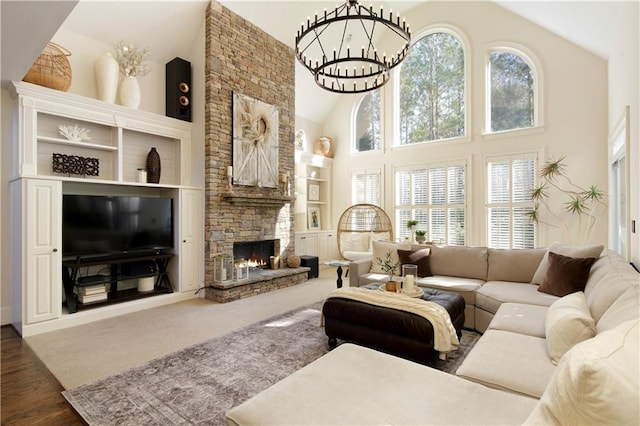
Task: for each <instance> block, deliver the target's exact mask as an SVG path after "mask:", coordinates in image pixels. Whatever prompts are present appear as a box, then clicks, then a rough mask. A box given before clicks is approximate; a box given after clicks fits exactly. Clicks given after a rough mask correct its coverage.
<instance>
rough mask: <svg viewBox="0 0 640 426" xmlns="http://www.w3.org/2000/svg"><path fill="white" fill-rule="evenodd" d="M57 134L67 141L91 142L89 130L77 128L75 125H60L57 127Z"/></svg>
mask: <svg viewBox="0 0 640 426" xmlns="http://www.w3.org/2000/svg"><path fill="white" fill-rule="evenodd" d="M58 132H59V133H60V134H61V135H62V136H64V137H65V138H67V139H68V140H70V141H74V142H83V141H90V140H91V136H89V129H85V128H84V127H79V126H78V125H77V124H76V125H75V126H65V125H62V124H61V125H60V126H58Z"/></svg>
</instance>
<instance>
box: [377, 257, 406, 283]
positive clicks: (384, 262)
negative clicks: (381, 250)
mask: <svg viewBox="0 0 640 426" xmlns="http://www.w3.org/2000/svg"><path fill="white" fill-rule="evenodd" d="M376 260H377V261H378V263H380V267H381V268H382V270H383V271H384V272H385V273H386V274H387V275H389V281H387V284H386V289H387V291H393V292H395V291H398V289H399V286H400V285H401V283H400V282H399V281H395V280H394V279H393V276H394V275H395V273H396V271H397V270H398V267H399V266H400V262H399V261H398V262H394V261H393V258H392V257H391V252H390V251H388V252H387V254H386V255H385V258H384V259H381V258H379V257H378V258H377V259H376Z"/></svg>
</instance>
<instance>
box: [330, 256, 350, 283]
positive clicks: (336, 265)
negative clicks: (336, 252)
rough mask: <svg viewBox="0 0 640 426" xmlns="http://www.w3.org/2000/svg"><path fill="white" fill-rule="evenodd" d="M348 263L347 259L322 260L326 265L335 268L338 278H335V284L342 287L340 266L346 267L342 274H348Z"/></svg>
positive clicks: (346, 275)
mask: <svg viewBox="0 0 640 426" xmlns="http://www.w3.org/2000/svg"><path fill="white" fill-rule="evenodd" d="M349 263H350V262H349V261H348V260H329V261H327V262H324V264H325V265H327V266H332V267H334V268H337V269H336V272H337V273H338V279H337V280H336V285H337V286H338V288H342V268H347V272H346V274H344V276H345V277H348V276H349Z"/></svg>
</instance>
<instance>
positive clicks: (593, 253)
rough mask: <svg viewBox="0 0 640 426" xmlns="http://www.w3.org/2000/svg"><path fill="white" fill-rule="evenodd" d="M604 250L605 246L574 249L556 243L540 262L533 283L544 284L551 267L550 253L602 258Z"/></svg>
mask: <svg viewBox="0 0 640 426" xmlns="http://www.w3.org/2000/svg"><path fill="white" fill-rule="evenodd" d="M602 250H604V246H603V245H597V246H586V247H572V246H569V245H567V244H562V243H558V242H555V243H553V244H551V245H550V246H549V249H548V250H547V253H545V255H544V257H543V258H542V260H541V261H540V265H538V269H536V273H535V274H533V279H532V280H531V282H532V283H534V284H542V281H543V280H544V276H545V275H546V274H547V268H548V265H549V260H548V259H549V252H554V253H558V254H561V255H563V256H569V257H596V258H597V257H598V256H600V253H602Z"/></svg>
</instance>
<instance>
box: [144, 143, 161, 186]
mask: <svg viewBox="0 0 640 426" xmlns="http://www.w3.org/2000/svg"><path fill="white" fill-rule="evenodd" d="M147 183H160V154H158V151H156V148H155V147H153V148H151V151H149V154H147Z"/></svg>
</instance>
